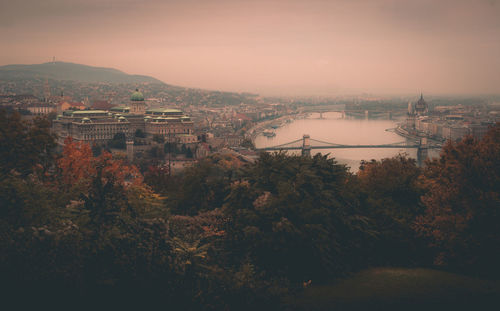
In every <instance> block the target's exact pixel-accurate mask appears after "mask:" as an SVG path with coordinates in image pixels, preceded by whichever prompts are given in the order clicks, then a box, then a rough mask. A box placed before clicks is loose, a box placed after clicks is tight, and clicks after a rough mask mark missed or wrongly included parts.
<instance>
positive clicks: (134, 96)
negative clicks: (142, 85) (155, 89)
mask: <svg viewBox="0 0 500 311" xmlns="http://www.w3.org/2000/svg"><path fill="white" fill-rule="evenodd" d="M130 100H131V101H133V102H141V101H144V95H142V93H141V92H139V90H138V89H135V92H134V93H132V95H131V96H130Z"/></svg>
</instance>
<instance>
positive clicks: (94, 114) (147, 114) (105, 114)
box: [53, 90, 197, 143]
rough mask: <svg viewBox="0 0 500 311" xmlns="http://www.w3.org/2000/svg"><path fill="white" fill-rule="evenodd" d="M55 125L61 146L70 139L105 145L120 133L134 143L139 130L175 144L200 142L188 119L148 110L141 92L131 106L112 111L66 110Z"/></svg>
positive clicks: (177, 112)
mask: <svg viewBox="0 0 500 311" xmlns="http://www.w3.org/2000/svg"><path fill="white" fill-rule="evenodd" d="M53 124H54V126H53V127H54V131H55V133H56V134H57V135H58V137H59V142H60V143H63V142H64V140H65V139H66V137H68V136H71V137H72V138H73V139H75V140H78V141H84V142H96V143H105V142H107V141H109V140H111V139H113V137H114V136H115V135H116V134H118V133H123V134H125V136H126V137H127V139H132V138H133V137H134V136H135V134H136V133H137V131H138V130H140V131H142V132H143V133H145V134H146V135H150V136H153V135H159V136H163V137H164V138H166V140H169V141H173V142H177V141H179V142H180V141H181V140H182V141H186V140H189V141H190V142H196V141H197V139H196V136H194V135H193V129H194V123H193V121H191V118H190V117H189V116H187V115H185V114H184V113H183V112H182V111H181V110H177V109H147V106H146V103H145V101H144V97H143V95H142V93H141V92H139V91H138V90H136V91H135V92H134V93H133V94H132V96H131V98H130V103H129V105H128V106H118V107H113V108H111V109H110V110H109V111H105V110H75V111H71V110H67V111H64V112H63V113H62V114H61V115H58V116H57V119H56V120H54V123H53ZM186 136H187V137H186Z"/></svg>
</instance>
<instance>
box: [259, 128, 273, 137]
mask: <svg viewBox="0 0 500 311" xmlns="http://www.w3.org/2000/svg"><path fill="white" fill-rule="evenodd" d="M262 135H264V136H266V137H274V136H276V133H275V132H273V131H271V130H264V132H262Z"/></svg>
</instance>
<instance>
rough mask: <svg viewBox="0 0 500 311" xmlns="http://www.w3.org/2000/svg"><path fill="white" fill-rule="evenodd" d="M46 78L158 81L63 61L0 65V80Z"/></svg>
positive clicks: (98, 80)
mask: <svg viewBox="0 0 500 311" xmlns="http://www.w3.org/2000/svg"><path fill="white" fill-rule="evenodd" d="M33 78H47V79H54V80H71V81H78V82H88V83H100V82H104V83H113V84H118V83H159V84H164V83H163V82H162V81H160V80H158V79H155V78H153V77H149V76H141V75H129V74H126V73H124V72H123V71H120V70H117V69H113V68H103V67H92V66H87V65H80V64H74V63H65V62H50V63H44V64H33V65H6V66H0V80H12V79H33Z"/></svg>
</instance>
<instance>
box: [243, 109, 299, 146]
mask: <svg viewBox="0 0 500 311" xmlns="http://www.w3.org/2000/svg"><path fill="white" fill-rule="evenodd" d="M307 115H308V113H301V114H291V115H284V116H281V117H279V118H276V119H272V120H265V121H261V122H258V123H256V124H255V125H254V126H253V127H252V128H250V129H249V130H248V131H247V132H246V133H245V138H248V139H250V140H251V141H252V143H253V144H255V139H256V138H257V136H259V135H260V134H262V133H263V132H264V131H265V130H269V129H271V128H272V125H273V124H279V126H278V127H280V126H281V125H282V124H283V123H286V122H291V121H292V120H296V119H300V118H305V117H306V116H307Z"/></svg>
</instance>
